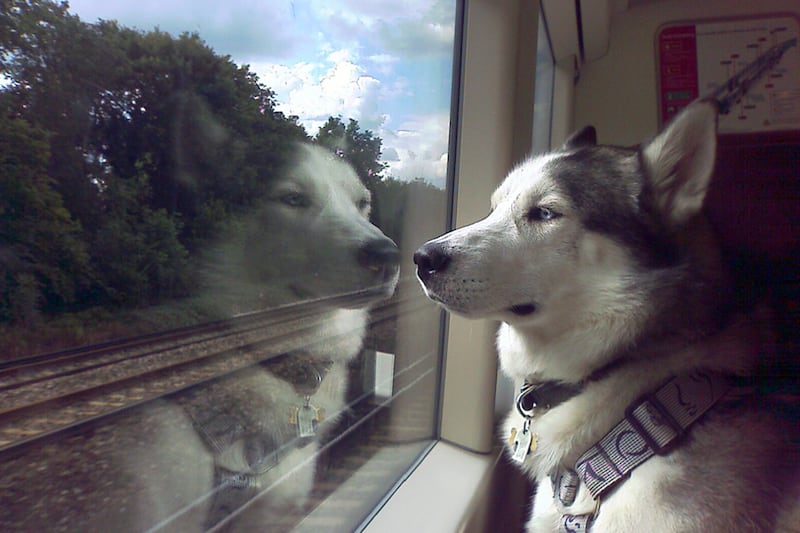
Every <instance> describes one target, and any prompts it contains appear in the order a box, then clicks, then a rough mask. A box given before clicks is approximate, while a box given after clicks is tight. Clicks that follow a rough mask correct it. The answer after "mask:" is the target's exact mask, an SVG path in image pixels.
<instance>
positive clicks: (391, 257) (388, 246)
mask: <svg viewBox="0 0 800 533" xmlns="http://www.w3.org/2000/svg"><path fill="white" fill-rule="evenodd" d="M358 264H359V265H361V266H362V267H364V268H366V269H369V270H375V271H378V270H383V269H384V268H387V267H396V266H398V265H399V264H400V250H398V249H397V245H396V244H395V243H394V242H392V240H391V239H375V240H372V241H369V242H367V243H366V244H364V245H363V246H361V248H359V249H358Z"/></svg>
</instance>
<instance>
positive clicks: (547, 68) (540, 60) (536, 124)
mask: <svg viewBox="0 0 800 533" xmlns="http://www.w3.org/2000/svg"><path fill="white" fill-rule="evenodd" d="M555 70H556V65H555V60H554V59H553V48H552V46H550V37H549V36H548V34H547V25H546V24H545V18H544V16H543V15H542V14H541V13H540V14H539V29H538V30H537V32H536V81H535V87H534V110H533V147H532V150H531V153H532V154H541V153H544V152H547V151H549V150H550V136H551V126H552V119H553V84H554V82H555Z"/></svg>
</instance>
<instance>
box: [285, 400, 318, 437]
mask: <svg viewBox="0 0 800 533" xmlns="http://www.w3.org/2000/svg"><path fill="white" fill-rule="evenodd" d="M321 421H322V413H321V410H320V409H317V408H316V407H314V406H313V405H310V404H309V405H303V406H302V407H295V408H294V409H292V414H291V416H290V417H289V423H290V424H293V425H295V426H297V436H298V437H300V438H301V439H304V438H307V437H313V436H314V435H315V434H316V432H317V425H318V424H319V423H320V422H321Z"/></svg>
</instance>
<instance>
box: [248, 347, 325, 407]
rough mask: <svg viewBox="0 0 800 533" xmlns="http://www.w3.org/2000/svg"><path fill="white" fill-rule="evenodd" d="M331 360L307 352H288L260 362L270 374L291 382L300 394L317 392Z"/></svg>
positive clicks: (306, 394) (309, 394)
mask: <svg viewBox="0 0 800 533" xmlns="http://www.w3.org/2000/svg"><path fill="white" fill-rule="evenodd" d="M332 365H333V361H331V360H330V359H320V358H318V357H315V356H314V355H312V354H310V353H308V352H288V353H285V354H281V355H279V356H277V357H272V358H270V359H268V360H266V361H264V362H262V363H261V366H263V367H264V368H266V369H267V370H268V371H269V373H270V374H273V375H274V376H276V377H278V378H280V379H282V380H284V381H286V382H288V383H291V384H292V386H293V387H294V390H295V391H296V392H297V394H299V395H300V396H306V397H308V396H311V395H313V394H314V393H316V392H317V390H318V389H319V386H320V385H321V384H322V380H323V379H324V378H325V375H326V374H327V373H328V371H329V370H330V369H331V366H332Z"/></svg>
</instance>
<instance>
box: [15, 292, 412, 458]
mask: <svg viewBox="0 0 800 533" xmlns="http://www.w3.org/2000/svg"><path fill="white" fill-rule="evenodd" d="M353 297H355V298H358V295H355V296H349V297H348V296H345V297H337V299H343V298H353ZM403 307H404V305H403V303H401V302H397V301H392V302H390V303H387V304H385V305H382V306H379V307H377V308H376V309H374V310H373V312H372V314H371V322H372V323H373V324H378V323H381V322H385V321H387V320H390V319H392V318H393V317H395V316H397V314H398V312H399V311H398V310H399V309H401V308H403ZM316 308H318V302H311V303H304V304H300V305H294V306H291V307H286V308H279V309H272V310H267V311H259V312H254V313H249V314H246V315H242V316H239V317H235V318H233V319H230V320H225V321H218V322H212V323H208V324H201V325H197V326H191V327H188V328H181V329H179V330H173V331H169V332H161V333H156V334H152V335H146V336H143V337H137V338H132V339H126V340H122V341H117V342H110V343H104V344H101V345H93V346H90V347H87V348H85V349H82V350H80V349H79V350H68V351H63V352H58V353H53V354H48V355H38V356H35V357H30V358H26V359H22V360H17V361H15V362H10V363H4V364H3V365H2V366H0V454H7V453H9V452H13V451H15V450H19V449H20V448H22V447H24V446H25V445H26V444H30V443H33V442H36V441H39V440H41V439H43V438H45V437H48V436H55V435H58V434H61V433H64V432H67V431H69V430H71V429H74V428H76V427H79V426H83V425H85V424H88V423H91V422H95V421H98V420H100V419H103V418H105V417H108V416H112V415H115V414H119V413H121V412H124V411H126V410H129V409H132V408H134V407H137V406H139V405H142V404H144V403H147V402H151V401H154V400H157V399H159V398H163V397H165V396H168V395H170V394H174V393H177V392H180V391H186V390H188V389H191V388H193V387H198V386H200V385H203V384H206V383H209V382H211V381H213V380H218V379H223V378H225V377H230V376H233V375H234V374H236V373H238V372H243V371H246V369H247V368H249V367H251V366H252V365H255V364H258V363H261V362H263V361H265V360H268V359H269V358H271V357H274V356H277V355H280V354H282V353H286V352H287V351H291V350H297V349H302V347H303V344H304V339H306V338H307V336H308V333H309V332H310V331H311V330H312V328H314V327H315V326H316V325H317V323H318V314H317V313H316V312H315V309H316ZM408 311H410V310H408V309H405V310H404V311H403V312H408Z"/></svg>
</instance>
